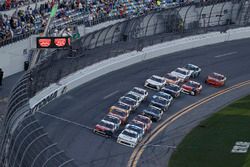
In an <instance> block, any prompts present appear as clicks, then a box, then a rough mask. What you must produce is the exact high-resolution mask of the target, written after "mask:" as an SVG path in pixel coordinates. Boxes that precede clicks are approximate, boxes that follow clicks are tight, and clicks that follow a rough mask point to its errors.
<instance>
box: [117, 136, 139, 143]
mask: <svg viewBox="0 0 250 167" xmlns="http://www.w3.org/2000/svg"><path fill="white" fill-rule="evenodd" d="M118 138H121V139H123V140H127V141H130V142H136V141H137V140H138V139H137V138H133V137H130V136H127V135H124V134H120V135H119V136H118Z"/></svg>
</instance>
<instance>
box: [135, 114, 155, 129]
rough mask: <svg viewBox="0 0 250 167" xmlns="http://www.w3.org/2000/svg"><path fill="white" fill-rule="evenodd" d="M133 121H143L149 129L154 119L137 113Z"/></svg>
mask: <svg viewBox="0 0 250 167" xmlns="http://www.w3.org/2000/svg"><path fill="white" fill-rule="evenodd" d="M132 121H133V122H138V123H142V124H144V125H145V126H146V130H147V131H148V130H149V129H150V127H151V125H152V121H151V119H150V118H148V117H146V116H143V115H137V116H135V117H134V119H133V120H132Z"/></svg>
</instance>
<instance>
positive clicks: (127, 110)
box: [110, 102, 132, 113]
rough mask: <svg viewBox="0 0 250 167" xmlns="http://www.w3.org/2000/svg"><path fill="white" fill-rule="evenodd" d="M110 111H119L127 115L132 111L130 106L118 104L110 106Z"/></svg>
mask: <svg viewBox="0 0 250 167" xmlns="http://www.w3.org/2000/svg"><path fill="white" fill-rule="evenodd" d="M112 109H120V110H124V111H126V112H128V113H130V112H131V111H132V107H131V106H130V105H127V104H124V103H120V102H117V103H115V104H114V105H112V106H111V107H110V110H112Z"/></svg>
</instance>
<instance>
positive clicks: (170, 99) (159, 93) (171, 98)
mask: <svg viewBox="0 0 250 167" xmlns="http://www.w3.org/2000/svg"><path fill="white" fill-rule="evenodd" d="M157 96H160V97H162V98H164V99H166V100H168V101H170V104H171V103H172V101H173V97H172V96H171V95H170V94H168V93H165V92H162V91H160V92H158V93H156V94H155V95H153V96H152V98H153V99H154V98H156V97H157Z"/></svg>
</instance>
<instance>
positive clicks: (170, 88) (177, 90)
mask: <svg viewBox="0 0 250 167" xmlns="http://www.w3.org/2000/svg"><path fill="white" fill-rule="evenodd" d="M161 91H162V92H164V93H168V94H170V95H171V96H172V97H174V98H176V97H179V96H180V94H181V87H180V86H178V85H174V84H169V85H166V86H165V87H163V88H162V89H161Z"/></svg>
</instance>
